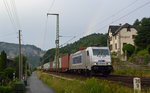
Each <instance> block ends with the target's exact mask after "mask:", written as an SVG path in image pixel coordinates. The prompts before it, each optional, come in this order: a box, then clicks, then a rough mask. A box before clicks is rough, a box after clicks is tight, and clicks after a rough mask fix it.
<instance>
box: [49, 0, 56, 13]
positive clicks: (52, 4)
mask: <svg viewBox="0 0 150 93" xmlns="http://www.w3.org/2000/svg"><path fill="white" fill-rule="evenodd" d="M54 3H55V0H53V1H52V3H51V5H50V7H49V10H48V12H50V11H51V9H52V7H53V6H54Z"/></svg>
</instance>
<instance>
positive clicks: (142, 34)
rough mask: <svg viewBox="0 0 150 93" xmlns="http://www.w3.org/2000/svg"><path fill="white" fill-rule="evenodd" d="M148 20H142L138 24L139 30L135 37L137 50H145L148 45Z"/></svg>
mask: <svg viewBox="0 0 150 93" xmlns="http://www.w3.org/2000/svg"><path fill="white" fill-rule="evenodd" d="M149 36H150V18H143V19H142V20H141V21H140V24H139V30H138V32H137V36H136V37H135V41H134V42H135V44H136V45H137V46H138V48H139V50H142V49H145V48H146V47H147V45H148V44H150V37H149Z"/></svg>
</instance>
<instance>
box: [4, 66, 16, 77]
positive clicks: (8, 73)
mask: <svg viewBox="0 0 150 93" xmlns="http://www.w3.org/2000/svg"><path fill="white" fill-rule="evenodd" d="M14 71H15V70H14V68H6V69H5V70H4V73H5V76H7V77H8V78H9V79H13V73H14Z"/></svg>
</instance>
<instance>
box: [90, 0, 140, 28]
mask: <svg viewBox="0 0 150 93" xmlns="http://www.w3.org/2000/svg"><path fill="white" fill-rule="evenodd" d="M137 1H139V0H135V1H133V2H131V3H130V4H128V5H127V6H125V7H123V8H122V9H120V10H118V11H117V12H115V13H114V14H112V15H110V16H108V17H106V18H104V19H103V20H102V21H100V22H98V23H97V24H96V25H94V26H92V27H91V28H90V29H93V28H94V27H96V26H99V25H100V24H103V23H104V22H105V21H106V20H109V19H111V18H112V17H114V16H116V15H118V14H120V13H121V12H123V11H124V10H126V9H127V8H129V7H131V6H132V5H134V4H135V3H136V2H137Z"/></svg>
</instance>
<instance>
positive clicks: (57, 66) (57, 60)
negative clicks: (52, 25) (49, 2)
mask: <svg viewBox="0 0 150 93" xmlns="http://www.w3.org/2000/svg"><path fill="white" fill-rule="evenodd" d="M48 15H56V16H57V20H56V41H55V44H56V53H55V57H56V71H57V72H58V71H59V14H52V13H47V16H48Z"/></svg>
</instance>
